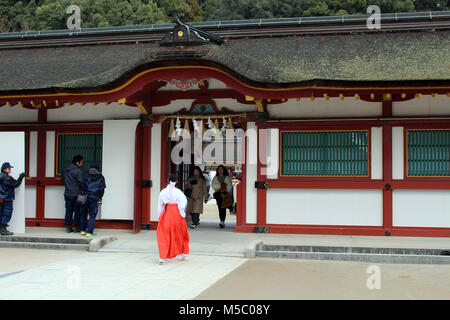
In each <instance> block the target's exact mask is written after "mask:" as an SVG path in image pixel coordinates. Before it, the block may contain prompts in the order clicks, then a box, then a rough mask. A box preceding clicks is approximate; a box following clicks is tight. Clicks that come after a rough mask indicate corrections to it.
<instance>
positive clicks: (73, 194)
mask: <svg viewBox="0 0 450 320" xmlns="http://www.w3.org/2000/svg"><path fill="white" fill-rule="evenodd" d="M82 166H83V157H82V156H80V155H77V156H75V157H74V158H73V160H72V163H70V164H69V165H68V166H67V167H65V168H64V170H63V172H62V174H61V180H62V182H64V185H65V186H66V190H65V192H64V200H65V202H66V215H65V218H64V224H65V225H66V227H67V232H69V233H70V232H73V231H75V232H80V210H81V204H80V203H78V201H77V199H78V195H80V194H83V193H84V182H83V178H84V171H83V169H81V167H82ZM72 224H74V225H75V230H74V229H72Z"/></svg>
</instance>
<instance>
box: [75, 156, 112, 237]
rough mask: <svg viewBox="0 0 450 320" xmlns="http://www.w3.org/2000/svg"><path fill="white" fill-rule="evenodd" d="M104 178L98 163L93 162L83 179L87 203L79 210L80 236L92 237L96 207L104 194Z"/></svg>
mask: <svg viewBox="0 0 450 320" xmlns="http://www.w3.org/2000/svg"><path fill="white" fill-rule="evenodd" d="M105 188H106V183H105V177H104V176H103V175H102V174H101V172H100V166H99V164H98V163H96V162H93V163H91V165H90V169H89V171H88V174H87V175H85V177H84V189H85V190H86V195H87V202H86V205H85V206H83V208H82V210H81V223H80V227H81V234H82V235H86V236H87V237H92V236H93V235H94V228H95V218H96V217H97V213H98V205H99V203H101V201H102V198H103V194H104V193H105ZM88 216H89V224H88V226H87V230H86V221H87V217H88Z"/></svg>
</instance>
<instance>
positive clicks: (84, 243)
mask: <svg viewBox="0 0 450 320" xmlns="http://www.w3.org/2000/svg"><path fill="white" fill-rule="evenodd" d="M114 240H117V237H115V236H102V237H94V238H92V239H88V238H54V237H53V238H52V237H43V236H40V237H31V236H15V235H13V236H1V237H0V247H1V248H28V249H31V248H35V249H57V250H82V251H98V250H99V249H100V248H102V247H103V246H105V245H106V244H108V243H110V242H112V241H114Z"/></svg>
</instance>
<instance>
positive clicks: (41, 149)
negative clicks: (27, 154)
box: [36, 128, 50, 225]
mask: <svg viewBox="0 0 450 320" xmlns="http://www.w3.org/2000/svg"><path fill="white" fill-rule="evenodd" d="M37 135H38V136H37V145H38V148H37V150H38V151H37V172H36V173H37V174H36V181H37V182H36V221H37V222H40V221H41V220H43V219H44V218H45V185H44V184H43V180H44V179H45V168H46V161H47V159H46V154H47V131H46V130H45V129H44V128H39V129H38V132H37ZM49 160H50V159H49ZM37 225H38V224H37Z"/></svg>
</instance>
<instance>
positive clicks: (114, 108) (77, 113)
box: [47, 102, 141, 122]
mask: <svg viewBox="0 0 450 320" xmlns="http://www.w3.org/2000/svg"><path fill="white" fill-rule="evenodd" d="M140 113H141V111H140V110H139V108H136V107H130V106H127V105H125V104H118V103H117V102H113V103H110V104H109V105H106V104H105V103H99V104H96V105H93V104H92V103H86V104H84V105H82V104H80V103H74V104H72V105H70V106H69V105H67V104H65V105H64V106H63V107H61V108H56V109H49V110H48V111H47V121H49V122H65V121H70V122H75V121H101V120H113V119H137V118H139V114H140Z"/></svg>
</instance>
